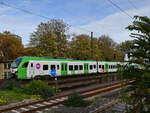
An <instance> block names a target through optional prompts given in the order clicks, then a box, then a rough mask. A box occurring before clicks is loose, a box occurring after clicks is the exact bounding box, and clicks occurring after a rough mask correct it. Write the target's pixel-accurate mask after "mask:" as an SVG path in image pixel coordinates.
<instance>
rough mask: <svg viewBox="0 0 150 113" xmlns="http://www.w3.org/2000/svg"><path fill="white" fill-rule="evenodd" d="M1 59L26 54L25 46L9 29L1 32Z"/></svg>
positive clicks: (12, 58) (9, 58) (10, 58)
mask: <svg viewBox="0 0 150 113" xmlns="http://www.w3.org/2000/svg"><path fill="white" fill-rule="evenodd" d="M0 54H1V55H0V60H14V59H15V58H17V57H19V56H23V55H24V47H23V44H22V42H21V40H20V39H18V38H17V37H16V35H14V34H11V33H10V32H8V31H5V32H3V33H0Z"/></svg>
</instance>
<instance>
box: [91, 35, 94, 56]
mask: <svg viewBox="0 0 150 113" xmlns="http://www.w3.org/2000/svg"><path fill="white" fill-rule="evenodd" d="M91 58H92V59H93V58H94V48H93V32H91Z"/></svg>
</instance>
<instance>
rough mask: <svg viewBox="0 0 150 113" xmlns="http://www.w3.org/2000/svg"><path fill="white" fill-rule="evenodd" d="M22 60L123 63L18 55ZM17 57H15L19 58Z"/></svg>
mask: <svg viewBox="0 0 150 113" xmlns="http://www.w3.org/2000/svg"><path fill="white" fill-rule="evenodd" d="M19 58H21V59H22V60H40V61H72V62H109V63H124V62H115V61H95V60H76V59H65V58H52V57H37V56H22V57H19ZM19 58H17V59H19Z"/></svg>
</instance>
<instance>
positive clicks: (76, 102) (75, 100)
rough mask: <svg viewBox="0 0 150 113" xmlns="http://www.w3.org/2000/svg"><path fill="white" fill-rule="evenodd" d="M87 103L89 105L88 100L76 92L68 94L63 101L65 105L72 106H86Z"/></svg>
mask: <svg viewBox="0 0 150 113" xmlns="http://www.w3.org/2000/svg"><path fill="white" fill-rule="evenodd" d="M88 105H90V102H89V101H86V100H84V99H83V96H82V95H79V94H77V93H73V95H72V96H69V97H68V99H67V100H66V102H65V106H72V107H86V106H88Z"/></svg>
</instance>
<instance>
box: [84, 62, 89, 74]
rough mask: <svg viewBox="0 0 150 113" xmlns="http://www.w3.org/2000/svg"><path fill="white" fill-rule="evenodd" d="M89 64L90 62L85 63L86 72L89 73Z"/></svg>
mask: <svg viewBox="0 0 150 113" xmlns="http://www.w3.org/2000/svg"><path fill="white" fill-rule="evenodd" d="M88 67H89V64H88V63H84V73H88V72H89V69H88Z"/></svg>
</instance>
